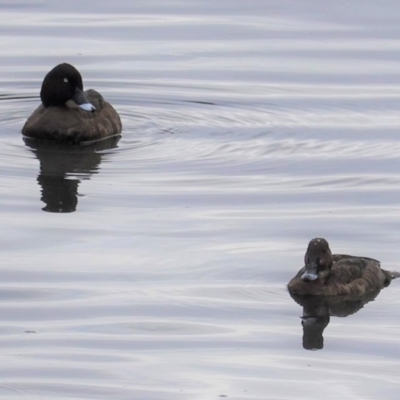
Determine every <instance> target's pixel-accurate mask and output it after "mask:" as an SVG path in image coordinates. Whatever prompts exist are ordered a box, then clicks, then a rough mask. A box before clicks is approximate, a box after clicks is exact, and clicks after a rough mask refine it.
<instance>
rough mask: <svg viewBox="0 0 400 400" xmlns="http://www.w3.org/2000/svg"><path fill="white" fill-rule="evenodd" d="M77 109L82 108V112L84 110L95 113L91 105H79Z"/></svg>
mask: <svg viewBox="0 0 400 400" xmlns="http://www.w3.org/2000/svg"><path fill="white" fill-rule="evenodd" d="M79 107H80V108H82V110H85V111H90V112H93V111H96V108H95V106H94V105H93V104H91V103H83V104H79Z"/></svg>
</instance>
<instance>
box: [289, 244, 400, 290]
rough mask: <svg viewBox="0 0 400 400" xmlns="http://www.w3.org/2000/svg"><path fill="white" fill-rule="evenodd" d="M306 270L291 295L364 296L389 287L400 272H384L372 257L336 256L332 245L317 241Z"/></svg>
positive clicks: (291, 284)
mask: <svg viewBox="0 0 400 400" xmlns="http://www.w3.org/2000/svg"><path fill="white" fill-rule="evenodd" d="M304 263H305V266H304V267H303V268H302V269H301V270H300V271H299V272H298V273H297V275H296V276H295V277H294V278H293V279H292V280H291V281H290V282H289V284H288V289H289V292H291V293H294V294H299V295H316V296H364V295H365V294H366V293H368V292H373V291H377V290H378V291H379V290H380V289H382V288H383V287H385V286H387V285H389V283H390V282H391V280H392V279H394V278H397V277H399V276H400V274H399V273H398V272H389V271H385V270H383V269H381V267H380V262H379V261H377V260H374V259H373V258H368V257H356V256H350V255H345V254H332V253H331V250H330V248H329V244H328V242H327V241H326V240H325V239H323V238H315V239H312V240H311V241H310V243H309V244H308V248H307V252H306V254H305V257H304Z"/></svg>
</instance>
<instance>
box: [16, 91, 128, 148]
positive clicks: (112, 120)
mask: <svg viewBox="0 0 400 400" xmlns="http://www.w3.org/2000/svg"><path fill="white" fill-rule="evenodd" d="M85 95H86V96H87V98H88V100H89V101H90V103H91V104H93V106H94V107H95V108H96V110H95V111H93V112H88V111H85V110H82V109H81V108H80V107H79V106H78V105H76V104H75V103H74V102H72V101H70V102H67V103H66V104H65V105H63V106H51V107H44V106H43V104H41V105H40V106H39V107H38V108H37V109H36V110H35V111H34V112H33V114H32V115H31V116H30V117H29V118H28V120H27V121H26V123H25V125H24V127H23V128H22V134H23V135H24V136H28V137H30V138H34V139H42V140H53V141H56V142H69V143H78V142H82V141H92V140H99V139H103V138H106V137H109V136H112V135H116V134H118V133H120V132H121V129H122V124H121V119H120V117H119V115H118V113H117V112H116V111H115V109H114V108H113V107H112V106H111V104H110V103H108V102H106V101H104V99H103V96H102V95H101V94H100V93H98V92H96V91H95V90H93V89H89V90H86V91H85Z"/></svg>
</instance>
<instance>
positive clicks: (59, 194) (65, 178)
mask: <svg viewBox="0 0 400 400" xmlns="http://www.w3.org/2000/svg"><path fill="white" fill-rule="evenodd" d="M119 139H120V136H113V137H110V138H108V139H105V140H101V141H97V142H94V143H91V144H86V145H68V146H65V145H62V144H58V143H55V142H50V141H41V140H33V139H28V138H24V140H25V143H26V145H27V146H29V147H30V148H31V149H32V151H33V152H34V153H35V155H36V157H37V158H38V160H39V161H40V172H39V175H38V177H37V181H38V183H39V185H40V186H41V187H42V197H41V200H42V201H43V202H44V203H45V204H46V206H45V207H44V208H43V210H44V211H48V212H56V213H67V212H73V211H75V210H76V207H77V204H78V185H79V183H80V181H81V180H83V179H90V176H91V175H92V174H95V173H97V171H98V169H99V165H100V163H101V158H102V153H100V152H101V151H102V150H109V149H112V148H115V147H117V143H118V141H119Z"/></svg>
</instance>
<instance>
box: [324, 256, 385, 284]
mask: <svg viewBox="0 0 400 400" xmlns="http://www.w3.org/2000/svg"><path fill="white" fill-rule="evenodd" d="M379 269H380V263H379V261H378V260H374V259H373V258H368V257H356V256H350V255H347V254H335V255H334V256H333V266H332V270H331V274H330V276H329V280H330V281H331V282H334V283H338V284H349V283H351V282H354V281H355V280H356V279H360V278H363V277H364V275H365V274H366V273H368V274H369V271H370V270H372V271H376V272H377V273H380V272H379Z"/></svg>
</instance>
